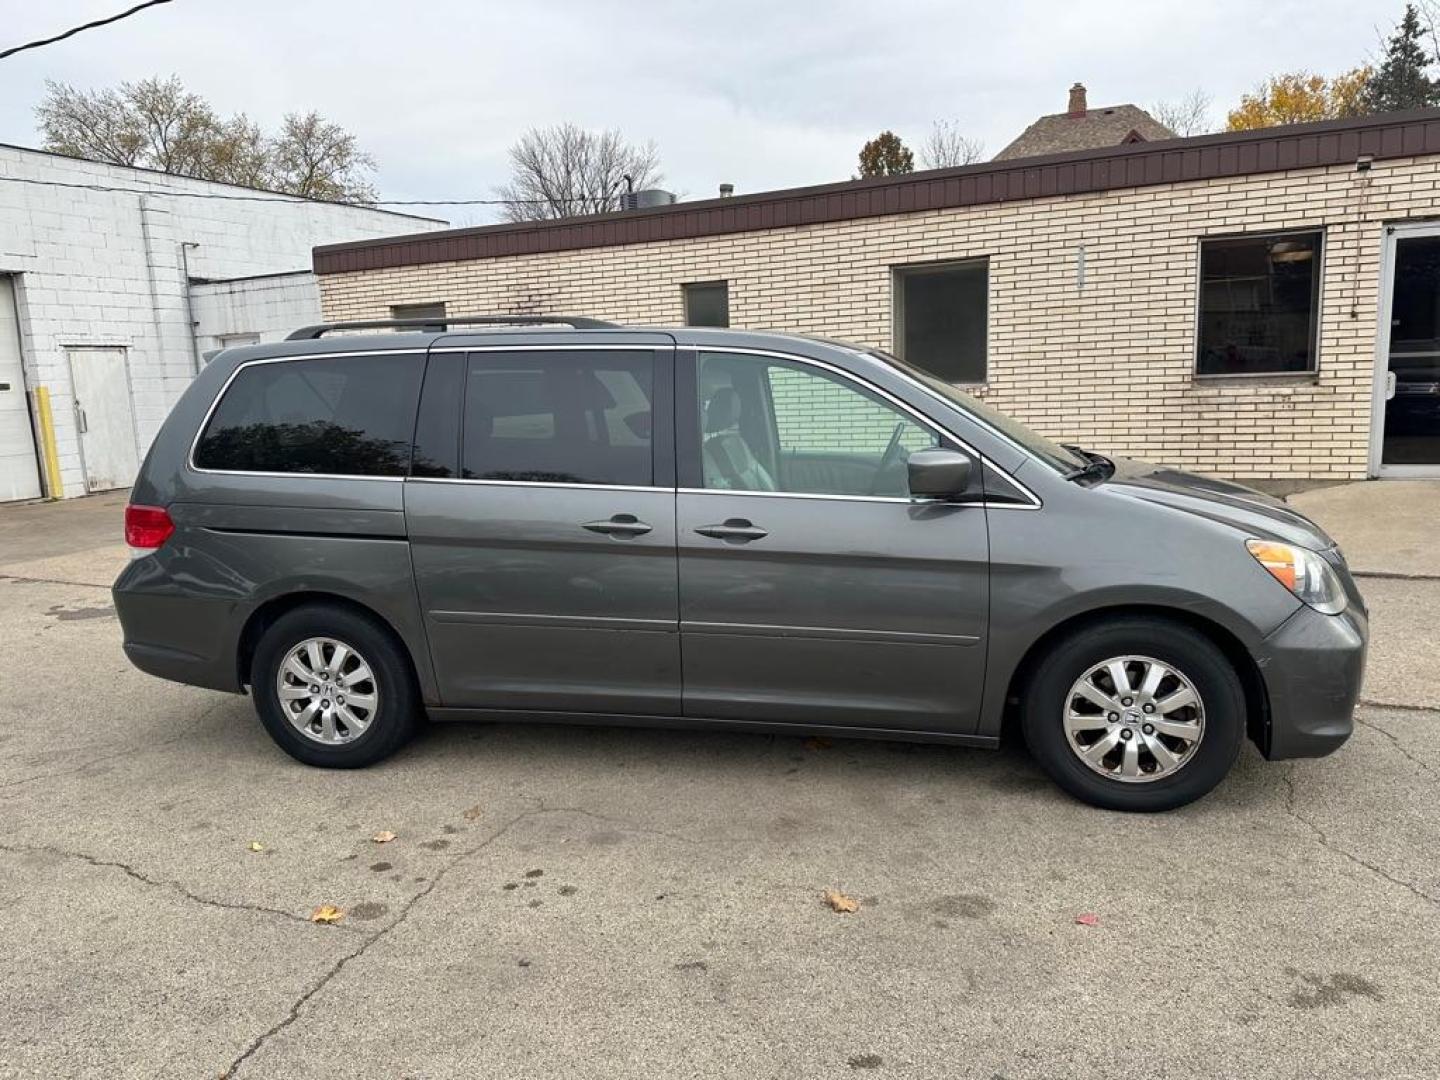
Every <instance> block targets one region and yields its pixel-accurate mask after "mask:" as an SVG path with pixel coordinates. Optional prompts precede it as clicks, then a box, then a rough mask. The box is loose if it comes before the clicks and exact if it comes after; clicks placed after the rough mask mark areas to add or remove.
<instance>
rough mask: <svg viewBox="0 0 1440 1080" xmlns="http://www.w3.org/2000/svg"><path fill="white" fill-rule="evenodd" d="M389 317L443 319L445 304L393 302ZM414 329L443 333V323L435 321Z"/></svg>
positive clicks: (423, 331) (422, 331)
mask: <svg viewBox="0 0 1440 1080" xmlns="http://www.w3.org/2000/svg"><path fill="white" fill-rule="evenodd" d="M390 317H391V318H392V319H443V318H445V305H444V303H437V304H395V305H393V306H392V307H391V308H390ZM415 329H416V330H418V331H420V332H421V333H433V334H443V333H444V332H445V324H444V323H443V322H436V323H431V324H429V325H428V326H419V327H416V328H415Z"/></svg>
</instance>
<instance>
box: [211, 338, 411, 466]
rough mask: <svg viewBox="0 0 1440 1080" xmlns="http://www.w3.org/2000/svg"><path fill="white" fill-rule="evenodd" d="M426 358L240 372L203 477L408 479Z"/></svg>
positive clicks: (217, 415) (347, 359) (214, 431)
mask: <svg viewBox="0 0 1440 1080" xmlns="http://www.w3.org/2000/svg"><path fill="white" fill-rule="evenodd" d="M423 360H424V357H423V356H421V355H420V354H418V353H417V354H398V355H386V354H379V355H375V356H337V357H317V358H315V359H313V360H287V361H284V362H281V363H270V364H254V365H251V366H250V367H247V368H242V369H241V371H240V373H239V374H238V375H236V376H235V379H234V381H232V382H231V383H230V386H229V388H228V389H227V390H226V391H225V396H224V397H222V398H221V399H220V404H219V405H218V406H217V407H216V409H215V412H214V415H213V416H211V418H210V422H209V424H207V425H206V427H205V432H204V434H203V435H201V437H200V442H199V444H198V445H197V446H196V448H195V464H196V465H197V466H198V467H199V468H202V469H223V470H229V471H243V472H277V473H327V474H330V475H336V476H404V475H405V470H406V467H407V466H408V464H409V460H410V437H411V432H412V428H413V425H414V421H415V399H416V397H417V395H418V394H419V391H420V375H421V370H422V366H423Z"/></svg>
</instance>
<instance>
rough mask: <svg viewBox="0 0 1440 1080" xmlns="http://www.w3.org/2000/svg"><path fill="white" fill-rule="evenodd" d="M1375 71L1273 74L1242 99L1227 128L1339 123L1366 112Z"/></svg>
mask: <svg viewBox="0 0 1440 1080" xmlns="http://www.w3.org/2000/svg"><path fill="white" fill-rule="evenodd" d="M1373 74H1374V72H1373V70H1372V69H1371V68H1370V67H1369V66H1368V65H1366V66H1364V67H1357V68H1354V69H1353V70H1351V71H1346V72H1343V73H1342V74H1340V75H1336V76H1334V77H1333V78H1329V79H1327V78H1326V77H1325V76H1323V75H1315V74H1312V73H1311V72H1308V71H1296V72H1291V73H1289V74H1285V75H1272V76H1271V77H1270V78H1268V79H1266V80H1265V82H1263V83H1262V84H1260V85H1259V86H1257V87H1256V88H1255V89H1254V90H1253V91H1252V92H1251V93H1248V94H1245V95H1244V96H1243V97H1241V98H1240V104H1239V105H1238V106H1237V107H1236V108H1234V109H1232V110H1231V111H1230V114H1229V116H1228V117H1227V118H1226V124H1225V126H1226V127H1227V128H1228V129H1229V130H1231V131H1249V130H1251V129H1253V128H1266V127H1275V126H1276V125H1277V124H1305V123H1309V122H1310V121H1312V120H1339V119H1342V118H1344V117H1347V116H1359V115H1360V114H1362V113H1364V112H1367V111H1368V109H1367V93H1366V92H1367V89H1368V87H1369V85H1370V79H1371V77H1372V76H1373Z"/></svg>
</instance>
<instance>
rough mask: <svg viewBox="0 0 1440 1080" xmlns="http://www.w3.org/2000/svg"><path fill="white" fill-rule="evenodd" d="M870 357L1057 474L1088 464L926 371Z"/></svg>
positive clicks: (885, 357) (885, 355) (887, 358)
mask: <svg viewBox="0 0 1440 1080" xmlns="http://www.w3.org/2000/svg"><path fill="white" fill-rule="evenodd" d="M870 355H871V356H874V357H877V358H879V359H881V360H884V361H885V362H886V363H887V364H893V365H894V366H895V367H897V368H899V369H900V370H901V371H903V372H905V374H907V375H909V376H911V377H912V378H914V379H917V380H919V381H920V382H922V383H924V384H925V386H926V387H928V388H929V389H931V390H933V391H935V393H937V394H939V395H940V396H941V397H943V398H945V399H946V400H948V401H952V402H954V403H955V404H956V405H958V406H959V407H960V408H961V409H963V410H964V411H965V412H968V413H970V414H972V415H973V416H974V417H975V418H976V419H977V420H979V421H980V422H981V423H982V424H985V425H986V426H987V427H992V428H994V429H995V430H996V431H998V432H1000V434H1002V435H1004V436H1005V437H1006V438H1008V439H1009V440H1010V441H1011V442H1014V443H1018V444H1020V446H1021V447H1023V448H1024V449H1026V450H1028V451H1030V453H1032V454H1034V455H1035V456H1036V457H1038V458H1039V459H1040V460H1041V461H1043V462H1045V463H1046V464H1047V465H1049V466H1051V467H1052V468H1054V469H1058V470H1059V471H1060V472H1062V473H1063V472H1069V471H1070V470H1071V469H1076V468H1083V467H1084V466H1085V465H1088V464H1089V462H1088V461H1087V460H1086V459H1085V458H1083V457H1081V456H1080V455H1079V454H1077V453H1075V451H1073V450H1067V449H1065V447H1063V446H1061V445H1060V444H1059V443H1056V442H1051V441H1050V440H1049V439H1047V438H1045V436H1044V435H1041V434H1040V433H1039V432H1035V431H1031V430H1030V429H1029V428H1028V427H1026V426H1025V425H1024V424H1022V423H1020V421H1018V420H1015V419H1013V418H1012V417H1009V416H1006V415H1005V414H1004V413H1002V412H1000V411H998V410H996V409H993V408H991V407H990V406H989V405H986V404H985V403H984V402H983V401H981V400H979V399H978V398H973V397H971V396H970V395H969V394H967V393H965V392H964V391H963V390H958V389H956V388H955V387H954V386H952V385H951V384H950V383H947V382H946V381H945V380H943V379H937V378H936V377H935V376H934V375H931V374H930V373H929V372H928V371H923V370H922V369H920V368H918V367H916V366H915V365H914V364H909V363H906V362H905V361H904V360H901V359H900V358H899V357H895V356H891V355H890V354H889V353H887V352H881V351H880V350H879V349H871V350H870Z"/></svg>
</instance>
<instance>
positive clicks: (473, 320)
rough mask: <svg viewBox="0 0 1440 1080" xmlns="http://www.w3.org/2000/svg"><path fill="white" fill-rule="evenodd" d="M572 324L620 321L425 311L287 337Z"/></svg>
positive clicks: (607, 326)
mask: <svg viewBox="0 0 1440 1080" xmlns="http://www.w3.org/2000/svg"><path fill="white" fill-rule="evenodd" d="M455 324H459V325H476V326H479V325H490V326H569V327H571V328H573V329H575V330H618V329H620V327H619V325H618V324H617V323H611V322H604V321H602V320H600V319H585V318H581V317H579V316H577V315H426V316H424V317H423V318H418V319H363V320H360V321H358V322H332V323H316V324H315V325H314V326H302V327H300V329H299V330H295V331H292V332H291V333H290V334H289V336H287V337H286V338H285V340H286V341H314V340H316V339H317V338H321V337H324V336H325V335H326V334H328V333H331V332H332V331H335V330H429V329H432V328H433V327H436V326H443V327H445V329H447V330H448V329H449V328H450V327H451V325H455Z"/></svg>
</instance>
